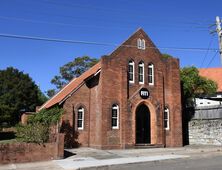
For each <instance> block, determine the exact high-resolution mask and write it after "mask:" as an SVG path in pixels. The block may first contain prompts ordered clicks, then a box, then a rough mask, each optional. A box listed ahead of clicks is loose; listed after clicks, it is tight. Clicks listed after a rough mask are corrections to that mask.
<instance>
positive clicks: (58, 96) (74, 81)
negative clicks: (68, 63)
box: [39, 62, 101, 110]
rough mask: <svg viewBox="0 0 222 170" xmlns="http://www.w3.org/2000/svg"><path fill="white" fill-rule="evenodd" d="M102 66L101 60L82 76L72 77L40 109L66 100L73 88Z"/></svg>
mask: <svg viewBox="0 0 222 170" xmlns="http://www.w3.org/2000/svg"><path fill="white" fill-rule="evenodd" d="M100 68H101V62H98V63H97V64H96V65H94V66H93V67H92V68H90V69H89V70H87V71H86V72H84V73H83V74H82V75H81V76H79V77H78V78H74V79H72V80H71V81H70V82H69V83H68V84H67V85H66V86H64V87H63V88H62V89H61V90H60V91H59V92H58V93H57V94H56V95H54V96H53V97H52V98H51V99H49V100H48V101H47V102H45V103H44V104H43V105H42V106H41V107H40V109H39V110H41V109H43V108H49V107H51V106H53V105H55V104H57V103H60V102H61V101H62V100H64V99H65V98H66V97H67V96H68V95H69V94H70V93H71V92H73V90H75V89H76V88H78V87H79V86H80V85H81V84H82V83H84V80H85V79H87V78H88V77H90V76H91V75H93V74H95V73H96V72H97V71H98V70H99V69H100Z"/></svg>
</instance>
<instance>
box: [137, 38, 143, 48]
mask: <svg viewBox="0 0 222 170" xmlns="http://www.w3.org/2000/svg"><path fill="white" fill-rule="evenodd" d="M137 48H138V49H142V40H141V39H140V38H139V39H137Z"/></svg>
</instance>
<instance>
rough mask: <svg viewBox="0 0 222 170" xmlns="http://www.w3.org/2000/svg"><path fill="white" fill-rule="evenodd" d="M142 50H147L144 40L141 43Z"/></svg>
mask: <svg viewBox="0 0 222 170" xmlns="http://www.w3.org/2000/svg"><path fill="white" fill-rule="evenodd" d="M141 49H142V50H145V49H146V42H145V40H144V39H142V41H141Z"/></svg>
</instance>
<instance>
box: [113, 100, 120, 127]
mask: <svg viewBox="0 0 222 170" xmlns="http://www.w3.org/2000/svg"><path fill="white" fill-rule="evenodd" d="M112 129H119V106H118V105H117V104H114V105H112Z"/></svg>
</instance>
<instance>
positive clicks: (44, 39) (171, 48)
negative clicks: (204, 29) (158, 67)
mask: <svg viewBox="0 0 222 170" xmlns="http://www.w3.org/2000/svg"><path fill="white" fill-rule="evenodd" d="M0 37H5V38H16V39H25V40H37V41H48V42H59V43H71V44H88V45H98V46H115V47H119V46H123V47H128V48H137V46H136V45H118V44H113V43H100V42H93V41H79V40H66V39H57V38H46V37H35V36H24V35H15V34H2V33H0ZM146 48H152V49H161V50H184V51H207V50H209V51H216V52H218V49H216V48H195V47H148V46H147V47H146Z"/></svg>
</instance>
